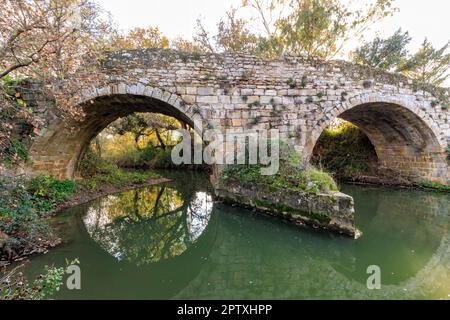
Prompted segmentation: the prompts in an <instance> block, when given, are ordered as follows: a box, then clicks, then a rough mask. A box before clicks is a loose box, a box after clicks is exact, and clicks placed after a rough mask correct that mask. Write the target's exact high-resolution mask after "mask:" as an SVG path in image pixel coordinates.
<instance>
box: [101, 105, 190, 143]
mask: <svg viewBox="0 0 450 320" xmlns="http://www.w3.org/2000/svg"><path fill="white" fill-rule="evenodd" d="M180 127H181V124H180V122H179V121H178V120H176V119H175V118H173V117H168V116H164V115H162V114H156V113H133V114H131V115H129V116H127V117H124V118H120V119H118V120H117V121H115V122H113V123H112V124H110V125H109V127H108V129H107V131H109V132H111V133H113V134H119V135H124V134H126V133H131V134H133V136H134V141H135V145H136V148H137V149H139V140H140V139H141V137H149V138H150V142H151V143H153V144H155V145H159V146H161V147H162V148H163V149H164V148H166V145H167V144H168V143H170V140H171V137H172V135H171V134H170V131H172V130H176V129H179V128H180Z"/></svg>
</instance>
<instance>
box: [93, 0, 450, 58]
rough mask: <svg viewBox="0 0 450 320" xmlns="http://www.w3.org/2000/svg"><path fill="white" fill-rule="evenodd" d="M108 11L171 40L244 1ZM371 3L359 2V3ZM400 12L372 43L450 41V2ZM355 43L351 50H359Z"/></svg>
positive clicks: (192, 0)
mask: <svg viewBox="0 0 450 320" xmlns="http://www.w3.org/2000/svg"><path fill="white" fill-rule="evenodd" d="M98 1H99V2H100V4H101V5H102V6H103V8H105V9H106V10H108V11H109V12H110V13H111V14H112V16H113V18H114V20H115V21H116V23H117V24H118V27H119V29H121V30H124V31H126V30H128V29H131V28H133V27H146V26H149V25H151V26H157V27H158V28H159V29H160V30H161V31H162V32H163V33H164V34H165V35H167V36H168V37H169V38H176V37H183V38H187V39H191V38H192V34H193V33H194V30H195V25H196V20H197V19H198V18H199V17H201V18H202V20H203V21H204V24H205V26H206V27H207V28H211V29H213V28H214V29H213V30H215V26H216V24H217V22H218V21H219V20H220V18H222V17H224V14H225V12H226V11H227V10H228V9H229V8H230V7H231V6H235V7H237V6H239V5H240V3H241V0H98ZM359 1H360V2H362V3H364V2H367V0H357V2H359ZM396 6H397V7H398V8H399V9H400V12H398V13H397V14H396V15H395V16H394V17H390V18H387V19H385V20H384V21H383V22H381V23H379V24H377V25H375V26H374V27H373V31H370V32H368V33H367V34H366V35H365V38H367V40H371V39H372V38H373V37H374V35H375V33H378V34H380V35H381V36H389V35H391V34H393V33H394V32H395V31H396V30H397V29H399V28H402V29H403V30H405V31H409V32H410V36H411V37H412V38H413V40H412V42H411V44H410V49H411V50H415V49H416V48H417V47H419V45H420V44H421V43H422V41H423V40H424V38H425V37H428V39H429V40H430V41H431V43H433V45H435V46H436V47H439V46H443V45H444V44H446V42H447V41H448V40H450V0H396ZM357 45H358V43H351V44H349V46H348V48H347V49H348V50H350V49H352V48H353V47H355V46H357Z"/></svg>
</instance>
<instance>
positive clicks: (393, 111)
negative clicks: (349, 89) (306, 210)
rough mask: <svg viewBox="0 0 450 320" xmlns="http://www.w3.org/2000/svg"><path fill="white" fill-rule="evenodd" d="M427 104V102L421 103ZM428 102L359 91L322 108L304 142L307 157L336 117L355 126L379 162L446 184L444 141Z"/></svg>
mask: <svg viewBox="0 0 450 320" xmlns="http://www.w3.org/2000/svg"><path fill="white" fill-rule="evenodd" d="M425 104H427V105H425ZM428 104H429V102H420V103H419V102H417V101H416V100H415V97H413V96H411V97H409V96H389V95H382V94H379V93H371V94H362V95H359V96H356V97H352V98H350V99H349V100H348V101H347V102H343V103H340V104H339V105H337V106H334V107H333V108H332V109H331V110H326V112H325V116H324V117H322V118H321V119H319V120H318V121H317V122H316V124H315V126H313V127H312V132H311V134H310V135H309V141H307V143H306V156H307V157H308V159H309V157H310V156H311V154H312V152H313V149H314V147H315V145H316V143H317V140H318V139H319V137H320V135H321V133H322V132H323V130H324V129H325V128H326V127H328V126H329V125H330V124H331V122H332V121H333V120H334V119H336V118H341V119H344V120H346V121H349V122H351V123H353V124H355V125H356V126H358V127H359V128H360V129H361V130H362V131H363V132H364V133H365V134H366V135H367V136H368V138H369V139H370V141H371V142H372V144H373V145H374V147H375V151H376V153H377V156H378V159H379V161H380V165H381V166H382V167H384V168H388V169H391V170H394V171H395V172H397V173H398V174H400V175H401V176H402V177H404V178H407V179H409V180H411V181H416V182H419V181H436V182H440V183H445V184H447V183H449V180H450V171H449V169H448V164H447V160H446V156H445V148H446V146H447V141H446V137H445V135H444V133H443V132H442V130H440V128H439V124H438V123H437V122H436V120H435V119H434V118H433V116H432V115H430V114H429V113H428V112H427V110H429V109H430V106H429V105H428Z"/></svg>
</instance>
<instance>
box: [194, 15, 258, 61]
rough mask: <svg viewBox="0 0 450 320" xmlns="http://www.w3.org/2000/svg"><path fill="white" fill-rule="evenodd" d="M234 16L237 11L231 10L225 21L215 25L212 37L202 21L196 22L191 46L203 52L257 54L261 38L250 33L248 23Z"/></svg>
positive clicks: (222, 20)
mask: <svg viewBox="0 0 450 320" xmlns="http://www.w3.org/2000/svg"><path fill="white" fill-rule="evenodd" d="M236 14H237V9H235V8H231V10H230V11H228V12H227V13H226V19H221V20H220V21H219V23H218V24H217V32H216V33H215V34H214V35H213V36H211V35H210V33H209V32H208V31H206V28H205V27H204V25H203V23H202V21H201V20H197V30H196V33H195V35H194V42H193V44H195V45H196V47H197V48H201V49H200V50H201V51H204V52H232V53H252V54H255V53H257V51H258V46H259V42H260V38H261V37H259V36H257V35H255V34H254V33H252V32H251V31H250V28H249V22H248V21H247V20H244V19H240V18H238V17H237V16H236Z"/></svg>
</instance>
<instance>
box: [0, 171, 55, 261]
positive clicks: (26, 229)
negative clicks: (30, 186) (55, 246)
mask: <svg viewBox="0 0 450 320" xmlns="http://www.w3.org/2000/svg"><path fill="white" fill-rule="evenodd" d="M35 207H36V202H35V199H34V198H33V196H32V195H31V194H30V192H29V191H28V190H27V187H26V181H25V180H23V179H12V178H11V179H5V178H3V179H0V232H1V233H5V234H6V239H4V240H2V242H4V243H3V244H1V243H0V244H1V245H0V259H3V258H5V259H7V260H9V259H12V258H13V256H15V255H17V254H18V251H25V250H29V251H31V250H34V249H39V248H41V246H42V243H45V242H51V241H53V240H55V239H54V235H53V233H52V230H51V228H50V227H49V226H48V225H47V224H46V223H45V222H44V221H43V220H42V219H41V217H40V216H39V215H38V213H37V211H36V209H35Z"/></svg>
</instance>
